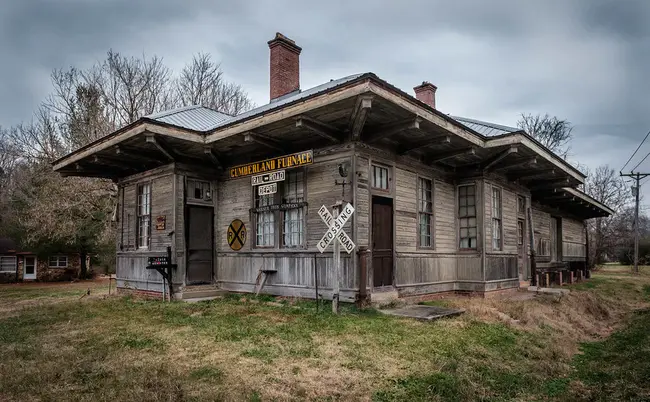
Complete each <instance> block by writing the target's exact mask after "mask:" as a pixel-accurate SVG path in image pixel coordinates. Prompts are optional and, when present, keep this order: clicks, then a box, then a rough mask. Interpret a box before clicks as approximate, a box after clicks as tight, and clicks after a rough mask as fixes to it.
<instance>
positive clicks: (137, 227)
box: [135, 181, 153, 250]
mask: <svg viewBox="0 0 650 402" xmlns="http://www.w3.org/2000/svg"><path fill="white" fill-rule="evenodd" d="M141 188H148V189H149V194H148V195H149V198H148V205H147V206H148V210H147V212H148V214H142V215H141V214H140V207H141V204H140V189H141ZM152 194H153V185H152V181H146V182H142V183H138V184H137V185H136V189H135V246H136V247H135V248H136V250H148V249H149V248H150V247H151V225H152V222H151V205H152ZM141 217H149V225H148V226H149V230H148V233H147V244H146V245H140V230H141V225H140V218H141Z"/></svg>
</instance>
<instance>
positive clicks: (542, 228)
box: [532, 207, 551, 259]
mask: <svg viewBox="0 0 650 402" xmlns="http://www.w3.org/2000/svg"><path fill="white" fill-rule="evenodd" d="M532 215H533V231H534V234H535V251H536V253H537V254H536V255H537V257H546V258H547V259H548V258H550V255H551V254H550V250H551V247H550V242H551V215H550V214H549V213H547V212H544V211H542V210H540V209H538V208H535V207H533V208H532ZM543 242H546V244H548V247H541V244H542V243H543Z"/></svg>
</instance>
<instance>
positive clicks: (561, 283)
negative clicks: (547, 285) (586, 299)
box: [560, 271, 564, 286]
mask: <svg viewBox="0 0 650 402" xmlns="http://www.w3.org/2000/svg"><path fill="white" fill-rule="evenodd" d="M562 285H564V283H563V282H562V271H560V286H562Z"/></svg>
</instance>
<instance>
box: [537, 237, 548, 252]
mask: <svg viewBox="0 0 650 402" xmlns="http://www.w3.org/2000/svg"><path fill="white" fill-rule="evenodd" d="M549 244H550V241H549V239H539V240H538V242H537V250H536V251H537V255H540V256H541V255H543V256H547V255H551V248H550V246H549Z"/></svg>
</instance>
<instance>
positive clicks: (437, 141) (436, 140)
mask: <svg viewBox="0 0 650 402" xmlns="http://www.w3.org/2000/svg"><path fill="white" fill-rule="evenodd" d="M444 144H451V136H450V135H444V136H442V137H433V138H431V139H430V140H429V141H427V142H426V143H423V144H419V145H415V146H412V147H404V148H401V149H400V150H399V151H398V152H397V153H398V154H399V155H406V154H409V153H411V152H416V151H420V150H422V149H426V148H428V147H430V146H432V145H444Z"/></svg>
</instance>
